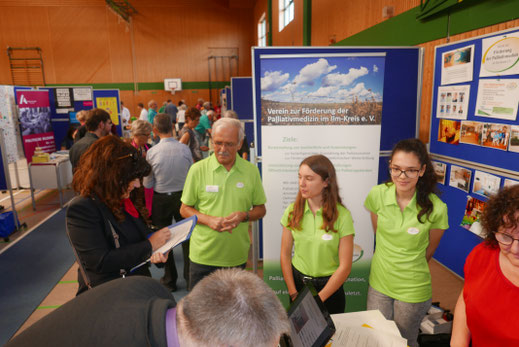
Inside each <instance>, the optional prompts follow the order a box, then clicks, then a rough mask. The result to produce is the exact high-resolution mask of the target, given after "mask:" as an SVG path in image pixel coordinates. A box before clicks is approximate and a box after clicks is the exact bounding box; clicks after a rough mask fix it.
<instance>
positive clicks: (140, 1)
mask: <svg viewBox="0 0 519 347" xmlns="http://www.w3.org/2000/svg"><path fill="white" fill-rule="evenodd" d="M130 2H131V4H132V5H133V6H134V7H135V9H136V10H137V12H138V13H137V14H135V15H134V16H133V20H134V21H133V42H134V48H135V49H134V55H132V44H131V42H132V35H131V34H132V32H131V31H132V28H131V27H130V26H129V25H127V23H126V22H124V21H123V20H121V19H119V18H118V17H117V16H116V15H115V14H114V12H112V10H111V9H109V8H108V6H107V5H106V3H105V1H104V0H48V1H43V0H19V1H8V0H0V47H7V46H11V47H34V46H36V47H40V48H41V49H42V51H43V61H44V71H45V80H46V84H47V85H73V84H90V85H94V87H95V88H119V89H121V96H122V100H124V101H125V104H126V105H127V107H129V109H130V111H131V112H132V114H133V113H134V112H136V107H135V105H136V104H137V103H138V102H143V103H144V104H147V102H148V101H149V100H150V99H151V98H154V99H155V100H157V101H158V102H159V104H160V103H161V102H162V101H165V100H166V99H167V98H171V99H173V100H174V101H178V100H180V99H186V101H187V102H188V103H190V104H194V103H195V102H196V100H197V99H198V98H200V97H201V98H204V99H207V98H208V96H209V94H208V90H207V88H208V81H209V77H208V60H207V58H208V56H209V55H227V54H228V52H229V51H232V52H237V53H238V55H239V72H238V75H239V76H250V75H251V63H250V61H251V58H250V46H251V45H252V44H253V41H254V40H253V29H254V26H253V25H252V22H253V11H252V9H253V1H252V0H244V1H238V0H229V1H211V0H192V1H187V0H184V1H182V0H176V1H161V0H131V1H130ZM175 77H177V78H182V81H183V82H185V83H184V89H185V90H184V91H183V92H180V93H177V94H175V96H173V97H172V96H171V94H169V93H165V92H164V91H163V80H164V78H175ZM213 80H215V79H214V76H213ZM135 83H137V89H138V90H139V92H135V85H134V84H135ZM0 84H12V78H11V74H10V69H9V61H8V57H7V54H0ZM221 84H222V83H221ZM223 84H224V83H223ZM217 86H220V85H217ZM213 87H214V85H213Z"/></svg>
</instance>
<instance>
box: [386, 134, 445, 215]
mask: <svg viewBox="0 0 519 347" xmlns="http://www.w3.org/2000/svg"><path fill="white" fill-rule="evenodd" d="M400 151H402V152H406V153H413V154H414V155H416V157H417V158H418V161H419V162H420V167H423V166H424V165H425V172H424V174H423V176H422V177H419V178H418V182H417V183H416V204H417V205H418V206H419V207H420V211H419V212H418V215H417V216H416V218H417V219H418V222H420V223H421V224H423V223H425V221H423V220H422V217H423V216H425V218H427V219H428V218H429V216H430V215H431V213H432V212H433V208H434V206H433V203H432V201H431V198H430V197H429V195H430V194H431V193H434V194H436V195H439V192H438V188H437V186H436V182H437V176H436V173H435V172H434V167H433V165H432V162H431V158H430V157H429V153H428V152H427V148H426V147H425V145H424V143H423V142H422V141H420V140H419V139H406V140H401V141H399V142H398V143H397V144H396V145H395V147H393V151H392V152H391V156H390V157H389V164H391V160H392V159H393V156H394V155H395V153H396V152H400ZM389 184H394V183H393V180H392V179H391V176H390V177H389V179H388V181H387V182H386V185H389Z"/></svg>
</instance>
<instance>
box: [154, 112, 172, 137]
mask: <svg viewBox="0 0 519 347" xmlns="http://www.w3.org/2000/svg"><path fill="white" fill-rule="evenodd" d="M153 126H154V127H155V129H157V132H158V133H159V134H169V133H171V130H173V123H171V117H170V116H169V114H166V113H158V114H157V115H156V116H155V118H153Z"/></svg>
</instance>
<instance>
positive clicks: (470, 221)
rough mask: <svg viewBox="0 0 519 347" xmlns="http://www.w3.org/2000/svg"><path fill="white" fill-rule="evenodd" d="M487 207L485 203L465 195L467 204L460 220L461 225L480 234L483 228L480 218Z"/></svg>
mask: <svg viewBox="0 0 519 347" xmlns="http://www.w3.org/2000/svg"><path fill="white" fill-rule="evenodd" d="M486 207H487V203H486V202H484V201H481V200H479V199H476V198H474V197H472V196H470V195H469V196H467V205H466V206H465V214H464V215H463V219H462V220H461V227H462V228H465V229H467V230H469V231H471V232H473V233H474V234H476V235H481V233H482V231H483V228H482V226H481V222H480V218H481V215H482V214H483V211H485V208H486Z"/></svg>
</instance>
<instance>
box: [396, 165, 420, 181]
mask: <svg viewBox="0 0 519 347" xmlns="http://www.w3.org/2000/svg"><path fill="white" fill-rule="evenodd" d="M419 172H420V170H418V169H409V170H401V169H397V168H395V167H390V168H389V174H390V175H391V176H393V177H400V175H401V174H404V176H405V177H407V178H416V177H418V173H419Z"/></svg>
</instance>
